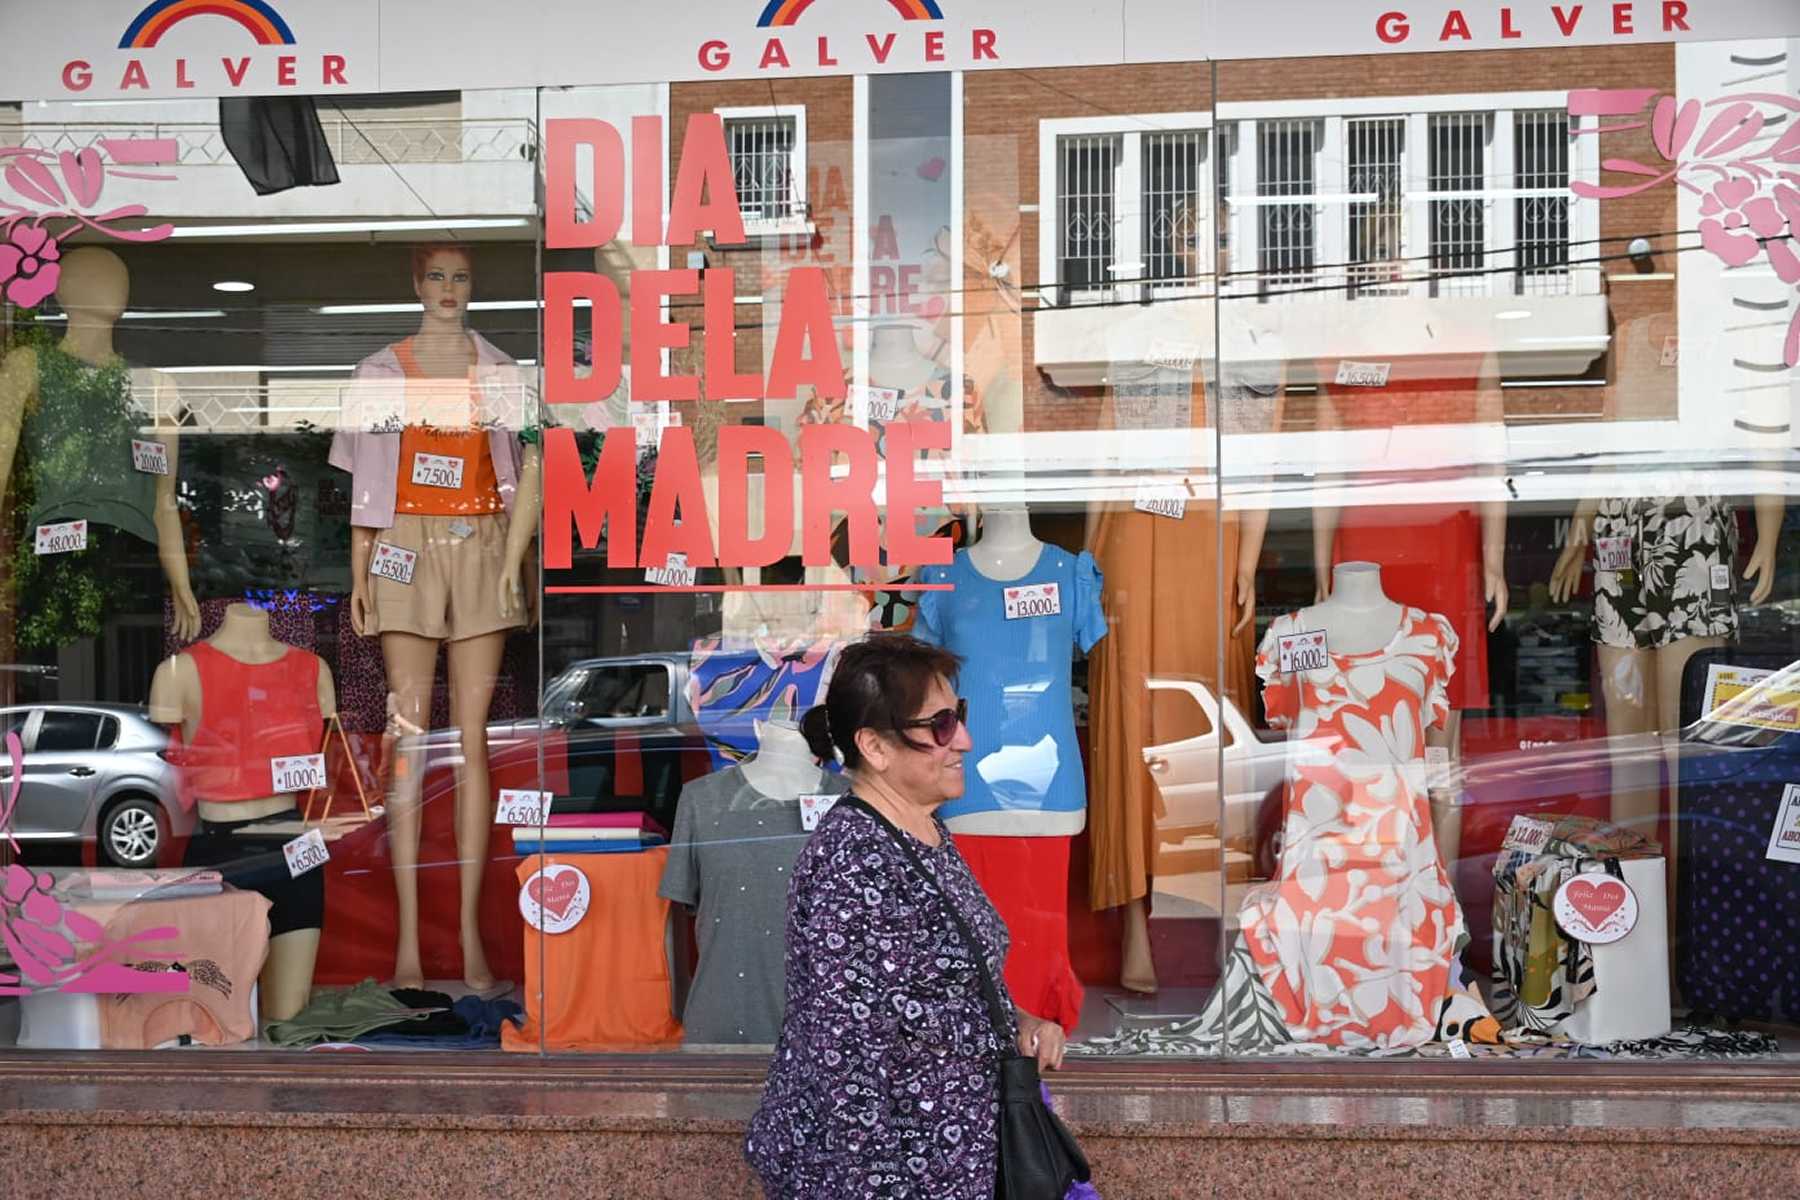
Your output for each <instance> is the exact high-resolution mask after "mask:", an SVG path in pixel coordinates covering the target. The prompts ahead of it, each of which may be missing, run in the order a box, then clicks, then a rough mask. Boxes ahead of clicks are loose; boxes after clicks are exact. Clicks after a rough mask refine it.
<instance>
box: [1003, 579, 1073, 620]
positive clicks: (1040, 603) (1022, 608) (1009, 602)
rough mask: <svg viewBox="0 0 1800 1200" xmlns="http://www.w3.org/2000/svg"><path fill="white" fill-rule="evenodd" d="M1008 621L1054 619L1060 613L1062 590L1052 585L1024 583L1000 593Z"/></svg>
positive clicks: (1058, 586) (1059, 586) (1056, 585)
mask: <svg viewBox="0 0 1800 1200" xmlns="http://www.w3.org/2000/svg"><path fill="white" fill-rule="evenodd" d="M1000 598H1001V600H1002V602H1003V603H1004V605H1005V610H1006V619H1007V620H1009V621H1022V620H1028V619H1030V618H1032V617H1054V616H1056V615H1058V614H1059V613H1061V612H1062V588H1061V585H1059V584H1054V583H1026V584H1020V585H1019V586H1018V587H1009V588H1007V589H1006V590H1005V591H1003V592H1001V593H1000Z"/></svg>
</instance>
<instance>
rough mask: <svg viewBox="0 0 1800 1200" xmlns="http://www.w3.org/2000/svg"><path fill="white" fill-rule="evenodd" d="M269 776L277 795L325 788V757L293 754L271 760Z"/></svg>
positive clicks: (321, 755)
mask: <svg viewBox="0 0 1800 1200" xmlns="http://www.w3.org/2000/svg"><path fill="white" fill-rule="evenodd" d="M269 776H270V782H271V783H272V784H273V786H274V789H275V794H277V795H279V794H280V793H282V792H311V791H316V790H318V789H320V788H323V787H324V786H325V756H324V755H323V754H293V755H289V756H288V757H286V758H271V759H270V760H269Z"/></svg>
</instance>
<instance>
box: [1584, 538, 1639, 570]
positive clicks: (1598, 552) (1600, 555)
mask: <svg viewBox="0 0 1800 1200" xmlns="http://www.w3.org/2000/svg"><path fill="white" fill-rule="evenodd" d="M1594 565H1595V566H1596V567H1599V568H1600V569H1601V570H1602V571H1629V570H1631V569H1632V566H1633V565H1634V564H1633V563H1632V560H1631V535H1630V534H1628V533H1625V534H1620V535H1619V536H1618V537H1602V538H1595V539H1594Z"/></svg>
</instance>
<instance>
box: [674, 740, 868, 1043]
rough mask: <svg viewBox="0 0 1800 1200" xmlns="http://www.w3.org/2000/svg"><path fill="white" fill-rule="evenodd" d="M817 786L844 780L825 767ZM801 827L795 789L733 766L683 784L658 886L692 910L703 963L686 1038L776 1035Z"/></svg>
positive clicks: (761, 1039)
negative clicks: (779, 789) (769, 785)
mask: <svg viewBox="0 0 1800 1200" xmlns="http://www.w3.org/2000/svg"><path fill="white" fill-rule="evenodd" d="M815 790H816V791H817V792H820V793H823V794H828V795H834V796H839V795H843V794H844V793H846V792H848V791H849V790H850V787H849V783H848V782H847V781H846V780H845V779H844V778H843V777H842V776H841V775H833V774H828V773H826V774H822V778H821V781H820V783H819V786H818V787H817V788H816V789H815ZM808 836H809V835H808V834H807V833H806V832H805V831H804V830H802V829H801V827H800V805H799V802H798V800H797V798H796V797H793V796H785V797H775V796H765V795H763V794H762V793H761V792H759V791H757V790H756V789H755V788H753V787H751V786H750V782H749V780H747V779H745V778H744V772H743V771H742V770H741V769H739V768H737V767H727V768H726V769H725V770H723V771H715V772H713V773H712V774H711V775H706V776H703V777H701V778H699V779H696V780H694V781H693V782H692V783H689V784H687V785H685V786H684V787H683V788H682V789H681V800H680V803H679V805H678V806H677V807H676V810H675V829H674V832H673V834H672V835H671V837H670V839H669V861H668V865H667V866H666V867H664V868H663V877H662V884H661V886H660V887H658V889H657V894H658V895H660V896H662V897H663V899H665V900H669V901H672V902H674V903H676V904H685V905H687V906H688V907H689V908H693V909H695V910H697V911H696V917H695V921H694V925H695V928H696V931H697V938H698V941H699V944H700V965H699V967H698V969H696V971H695V972H694V984H693V987H692V988H691V989H690V990H689V992H688V1001H687V1008H686V1010H685V1011H684V1012H683V1013H682V1015H681V1021H682V1025H683V1027H684V1029H685V1033H684V1040H686V1041H688V1042H694V1043H704V1044H719V1043H749V1044H751V1045H773V1044H774V1042H775V1040H776V1038H777V1037H779V1036H780V1033H781V1014H782V1005H783V1003H784V1000H785V998H784V996H783V994H782V989H783V987H784V982H783V966H784V962H783V956H784V953H785V949H784V948H785V944H786V936H785V931H786V928H787V892H788V878H789V876H790V875H792V874H793V870H794V860H795V859H797V858H799V857H800V848H801V847H802V846H804V845H805V844H806V839H807V837H808Z"/></svg>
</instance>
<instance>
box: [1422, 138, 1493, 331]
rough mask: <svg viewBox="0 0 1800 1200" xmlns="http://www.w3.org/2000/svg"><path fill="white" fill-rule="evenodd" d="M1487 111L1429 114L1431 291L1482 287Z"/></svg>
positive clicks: (1451, 292) (1476, 292) (1479, 291)
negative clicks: (1431, 196)
mask: <svg viewBox="0 0 1800 1200" xmlns="http://www.w3.org/2000/svg"><path fill="white" fill-rule="evenodd" d="M1491 128H1492V122H1491V121H1490V119H1489V117H1488V115H1487V114H1486V113H1433V114H1432V116H1431V121H1430V125H1429V130H1430V159H1429V162H1428V165H1427V167H1426V171H1427V186H1428V188H1429V189H1430V191H1431V192H1432V194H1433V198H1432V200H1431V276H1432V280H1431V283H1432V294H1433V295H1437V296H1451V295H1479V294H1482V293H1485V292H1486V291H1487V282H1486V280H1484V279H1482V278H1481V272H1482V271H1483V270H1484V269H1485V268H1486V266H1487V200H1486V198H1485V196H1484V193H1485V191H1486V185H1487V178H1486V163H1487V147H1488V142H1489V140H1490V137H1491V132H1490V131H1491Z"/></svg>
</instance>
